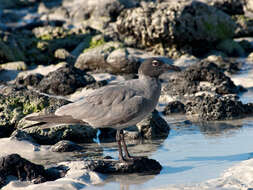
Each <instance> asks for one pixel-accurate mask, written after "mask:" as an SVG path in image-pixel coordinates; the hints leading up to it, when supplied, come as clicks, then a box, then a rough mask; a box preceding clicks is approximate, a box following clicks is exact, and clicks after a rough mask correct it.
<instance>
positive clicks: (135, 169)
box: [86, 157, 162, 174]
mask: <svg viewBox="0 0 253 190" xmlns="http://www.w3.org/2000/svg"><path fill="white" fill-rule="evenodd" d="M86 167H87V169H90V170H92V171H95V172H99V173H103V174H126V173H141V174H159V173H160V171H161V169H162V166H161V165H160V164H159V162H157V161H156V160H153V159H148V158H145V157H140V158H136V159H134V160H133V161H132V162H127V163H122V162H119V161H116V160H107V159H106V160H91V161H87V166H86Z"/></svg>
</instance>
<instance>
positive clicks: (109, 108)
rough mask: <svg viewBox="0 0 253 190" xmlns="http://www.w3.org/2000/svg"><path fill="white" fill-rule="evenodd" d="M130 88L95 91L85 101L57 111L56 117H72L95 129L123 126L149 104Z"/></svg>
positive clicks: (118, 87) (111, 87)
mask: <svg viewBox="0 0 253 190" xmlns="http://www.w3.org/2000/svg"><path fill="white" fill-rule="evenodd" d="M138 92H139V91H136V90H134V89H132V88H130V87H128V86H124V85H120V86H119V85H117V86H107V87H105V88H102V89H98V90H95V91H94V92H93V93H92V94H90V95H89V96H87V97H85V98H84V99H83V100H80V101H77V102H75V103H71V104H67V105H65V106H63V107H61V108H59V109H58V110H57V111H56V113H55V114H56V115H58V116H63V115H70V116H72V117H73V118H74V119H77V120H82V121H84V122H87V123H89V124H90V125H92V126H94V127H108V126H111V125H123V124H124V123H127V122H128V121H130V120H132V119H134V118H136V115H137V114H141V112H142V111H143V109H142V108H143V106H145V103H146V102H147V101H146V99H145V98H144V97H143V96H141V94H140V93H138Z"/></svg>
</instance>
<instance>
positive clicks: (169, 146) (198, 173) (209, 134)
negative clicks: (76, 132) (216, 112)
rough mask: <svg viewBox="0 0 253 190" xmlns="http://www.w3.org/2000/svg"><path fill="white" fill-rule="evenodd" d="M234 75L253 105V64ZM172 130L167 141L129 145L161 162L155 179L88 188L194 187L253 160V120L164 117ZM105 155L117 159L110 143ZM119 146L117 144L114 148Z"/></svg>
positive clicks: (120, 179)
mask: <svg viewBox="0 0 253 190" xmlns="http://www.w3.org/2000/svg"><path fill="white" fill-rule="evenodd" d="M246 67H247V68H246V69H245V70H244V71H242V72H241V73H240V74H238V75H234V76H232V79H233V81H234V82H235V83H236V84H237V85H243V86H245V87H246V88H248V92H245V93H243V94H241V95H240V99H241V101H242V102H243V103H248V102H253V72H252V65H250V67H248V66H247V65H246ZM165 119H166V120H167V121H168V123H169V124H170V127H171V131H170V134H169V136H168V137H167V138H166V139H165V140H153V141H147V142H144V143H143V144H136V145H135V146H130V147H129V149H130V152H132V153H133V154H135V155H146V156H149V158H153V159H155V160H157V161H159V162H160V164H161V165H162V166H163V169H162V171H161V173H160V174H159V175H156V176H138V175H125V176H113V177H112V178H110V179H109V180H107V181H105V184H103V185H100V186H90V187H86V188H85V189H103V190H104V189H105V190H106V189H108V190H109V189H128V190H132V189H133V190H134V189H138V190H141V189H155V188H158V187H159V188H162V187H167V186H168V185H170V184H185V185H190V184H195V183H200V182H203V181H206V180H209V179H213V178H217V177H219V176H220V175H221V174H222V173H223V172H224V170H226V169H228V168H229V167H231V166H233V165H235V164H237V163H239V162H241V161H243V160H247V159H249V158H252V157H253V148H252V147H253V140H252V136H253V117H249V118H244V119H238V120H232V121H220V122H202V123H191V122H189V121H188V120H187V118H185V116H182V115H175V116H172V117H166V118H165ZM101 146H108V148H105V149H104V155H113V157H115V158H116V157H117V149H113V150H111V149H110V148H109V147H111V144H110V145H109V144H102V145H101ZM114 146H115V147H116V145H114Z"/></svg>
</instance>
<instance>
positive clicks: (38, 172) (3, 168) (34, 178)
mask: <svg viewBox="0 0 253 190" xmlns="http://www.w3.org/2000/svg"><path fill="white" fill-rule="evenodd" d="M8 176H14V177H15V178H16V179H18V180H21V181H30V182H32V183H42V182H45V181H47V180H49V179H47V174H46V171H45V169H44V167H43V166H41V165H37V164H33V163H31V162H29V161H28V160H26V159H24V158H22V157H20V156H19V155H18V154H10V155H7V156H5V157H1V158H0V187H2V186H4V185H6V183H7V181H6V179H7V177H8Z"/></svg>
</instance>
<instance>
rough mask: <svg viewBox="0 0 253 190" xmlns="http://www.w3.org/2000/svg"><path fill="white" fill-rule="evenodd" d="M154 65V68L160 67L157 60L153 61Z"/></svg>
mask: <svg viewBox="0 0 253 190" xmlns="http://www.w3.org/2000/svg"><path fill="white" fill-rule="evenodd" d="M152 65H153V66H154V67H157V66H159V65H160V63H159V61H157V60H153V61H152Z"/></svg>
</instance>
